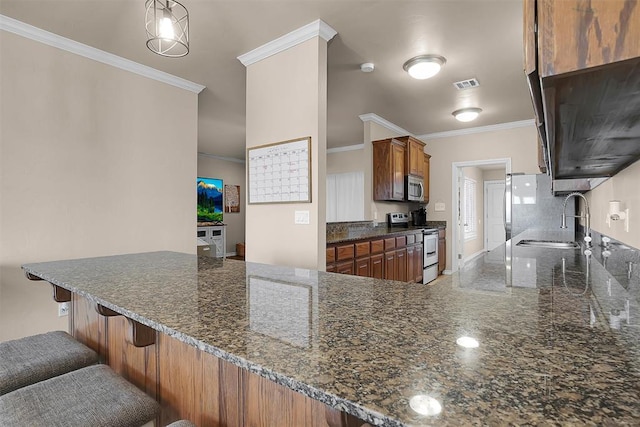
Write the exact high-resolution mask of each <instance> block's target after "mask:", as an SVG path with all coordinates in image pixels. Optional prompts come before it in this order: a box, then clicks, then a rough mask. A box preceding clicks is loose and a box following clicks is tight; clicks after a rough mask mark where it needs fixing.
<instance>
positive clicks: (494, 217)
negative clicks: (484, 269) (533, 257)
mask: <svg viewBox="0 0 640 427" xmlns="http://www.w3.org/2000/svg"><path fill="white" fill-rule="evenodd" d="M484 212H485V222H484V223H485V236H486V237H485V248H486V249H487V250H488V251H490V250H493V249H495V248H496V247H497V246H500V245H501V244H503V243H504V242H505V231H504V181H485V183H484Z"/></svg>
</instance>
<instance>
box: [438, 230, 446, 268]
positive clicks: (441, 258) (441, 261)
mask: <svg viewBox="0 0 640 427" xmlns="http://www.w3.org/2000/svg"><path fill="white" fill-rule="evenodd" d="M446 266H447V241H446V240H445V239H444V238H441V239H438V274H442V272H443V271H444V269H445V267H446Z"/></svg>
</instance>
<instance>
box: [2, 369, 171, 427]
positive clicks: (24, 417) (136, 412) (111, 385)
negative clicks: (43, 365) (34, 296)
mask: <svg viewBox="0 0 640 427" xmlns="http://www.w3.org/2000/svg"><path fill="white" fill-rule="evenodd" d="M159 411H160V405H159V404H158V403H157V402H156V401H155V400H153V399H152V398H151V397H149V396H147V395H146V394H145V393H144V392H142V391H140V390H138V389H137V388H136V387H135V386H134V385H133V384H131V383H129V382H127V380H125V379H124V378H122V377H121V376H119V375H118V374H116V373H115V372H114V371H113V370H112V369H111V368H109V367H108V366H106V365H93V366H89V367H86V368H82V369H78V370H76V371H72V372H69V373H66V374H63V375H60V376H57V377H54V378H50V379H48V380H44V381H41V382H39V383H35V384H32V385H29V386H26V387H23V388H20V389H18V390H15V391H12V392H11V393H7V394H5V395H3V396H0V420H2V422H1V423H0V424H2V426H3V427H23V426H30V427H45V426H46V427H52V426H60V427H62V426H64V427H85V426H131V427H134V426H142V425H144V424H146V423H148V422H150V421H153V420H154V419H155V418H156V416H157V415H158V413H159Z"/></svg>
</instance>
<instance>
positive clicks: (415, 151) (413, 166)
mask: <svg viewBox="0 0 640 427" xmlns="http://www.w3.org/2000/svg"><path fill="white" fill-rule="evenodd" d="M396 139H397V140H399V141H402V142H404V143H405V144H406V147H407V151H406V153H405V172H404V174H405V175H414V176H419V177H421V178H422V177H424V160H423V154H424V146H425V143H424V142H422V141H420V140H419V139H416V138H414V137H412V136H402V137H399V138H396Z"/></svg>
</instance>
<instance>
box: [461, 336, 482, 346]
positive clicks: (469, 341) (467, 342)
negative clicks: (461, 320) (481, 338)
mask: <svg viewBox="0 0 640 427" xmlns="http://www.w3.org/2000/svg"><path fill="white" fill-rule="evenodd" d="M456 344H458V345H459V346H460V347H464V348H478V347H479V346H480V343H479V342H478V340H477V339H475V338H472V337H467V336H464V337H460V338H458V339H457V340H456Z"/></svg>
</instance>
